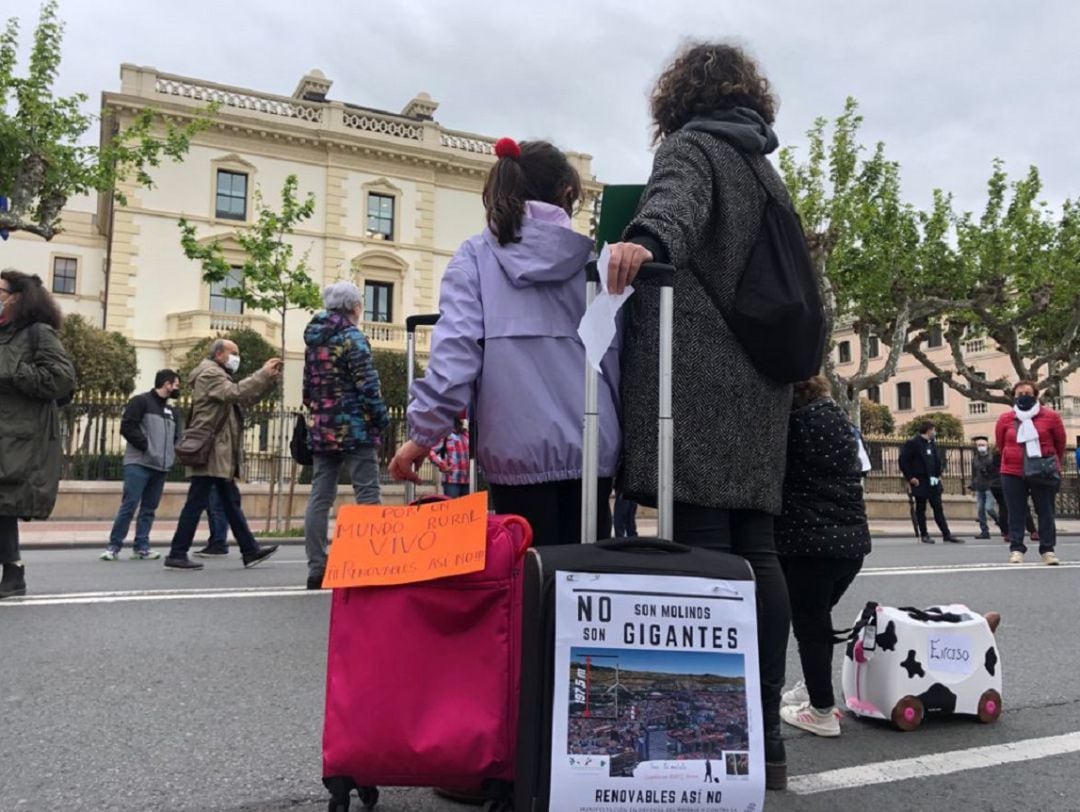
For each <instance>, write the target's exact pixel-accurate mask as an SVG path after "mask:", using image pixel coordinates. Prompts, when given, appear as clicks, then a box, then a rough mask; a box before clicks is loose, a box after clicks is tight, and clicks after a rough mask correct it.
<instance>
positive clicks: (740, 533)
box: [675, 502, 791, 737]
mask: <svg viewBox="0 0 1080 812" xmlns="http://www.w3.org/2000/svg"><path fill="white" fill-rule="evenodd" d="M675 540H676V541H679V542H681V543H682V544H689V545H691V546H693V547H706V548H708V549H711V550H718V551H720V552H724V553H734V554H735V555H738V556H742V557H743V558H745V559H746V560H747V561H748V562H749V563H750V566H751V567H752V568H753V570H754V577H755V578H756V579H757V604H758V605H757V610H758V611H757V614H758V660H759V663H760V667H761V704H762V711H763V718H764V721H765V734H766V737H768V735H769V733H770V731H772V732H773V734H774V735H778V733H779V729H780V693H781V691H782V690H783V688H784V668H785V665H786V660H787V644H788V629H789V626H790V622H791V610H790V607H789V605H788V591H787V583H786V581H785V580H784V573H783V571H782V570H781V569H780V559H779V557H778V556H777V554H776V542H775V540H774V538H773V517H772V516H771V515H770V514H768V513H762V512H760V511H757V510H724V509H722V508H710V507H700V506H698V505H688V504H685V503H682V502H676V503H675Z"/></svg>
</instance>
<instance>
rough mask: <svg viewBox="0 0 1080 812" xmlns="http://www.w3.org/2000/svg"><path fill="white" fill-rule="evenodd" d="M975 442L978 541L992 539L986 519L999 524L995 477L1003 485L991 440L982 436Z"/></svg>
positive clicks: (973, 483) (973, 484) (973, 469)
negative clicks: (992, 453) (996, 467)
mask: <svg viewBox="0 0 1080 812" xmlns="http://www.w3.org/2000/svg"><path fill="white" fill-rule="evenodd" d="M972 439H973V440H974V441H975V456H974V457H972V458H971V485H970V486H969V487H970V488H971V490H972V492H973V493H974V494H975V509H976V511H977V516H978V520H979V535H977V536H976V537H975V538H977V539H988V538H990V525H989V524H987V521H986V517H987V516H989V517H990V518H991V519H993V520H994V522H995V523H996V522H998V512H997V510H996V509H995V508H994V495H993V492H992V488H993V485H994V479H995V476H996V478H997V480H998V484H999V485H1000V484H1001V474H1000V472H997V471H995V470H994V459H993V457H991V456H990V440H989V438H988V437H986V435H982V434H980V435H979V436H978V437H974V438H972Z"/></svg>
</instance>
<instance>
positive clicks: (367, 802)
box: [356, 787, 379, 809]
mask: <svg viewBox="0 0 1080 812" xmlns="http://www.w3.org/2000/svg"><path fill="white" fill-rule="evenodd" d="M356 792H357V794H358V795H359V796H360V803H361V804H363V805H364V809H374V808H375V804H377V803H378V802H379V789H378V787H358V788H357V790H356Z"/></svg>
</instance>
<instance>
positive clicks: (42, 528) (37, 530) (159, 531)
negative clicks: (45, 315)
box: [19, 518, 1080, 550]
mask: <svg viewBox="0 0 1080 812" xmlns="http://www.w3.org/2000/svg"><path fill="white" fill-rule="evenodd" d="M637 526H638V533H640V534H641V535H643V536H649V535H655V534H656V520H655V519H651V518H650V519H640V520H639V521H638V523H637ZM263 527H265V522H264V521H259V522H256V523H255V524H254V525H253V526H252V530H254V531H255V532H256V533H257V532H259V531H260V530H261V529H262V528H263ZM292 527H293V529H294V530H295V531H296V532H295V535H294V536H290V537H288V538H274V539H266V540H265V541H266V542H267V543H270V544H303V541H304V539H303V521H302V520H300V519H294V520H293V524H292ZM951 527H952V530H953V532H955V533H956V534H957V535H959V536H962V537H964V538H966V539H971V538H972V537H974V536H975V534H976V533H978V532H979V526H978V524H977V523H976V522H975V521H973V520H971V521H964V520H959V521H953V522H952V523H951ZM111 529H112V522H73V521H48V522H21V523H20V524H19V539H20V542H21V544H22V546H23V548H24V549H28V550H51V549H66V548H72V547H89V548H94V547H102V548H104V547H105V545H106V544H107V543H108V540H109V531H110V530H111ZM1057 529H1058V535H1060V536H1075V535H1080V520H1077V519H1058V522H1057ZM175 530H176V522H175V521H174V520H162V521H160V522H155V523H154V529H153V530H152V531H151V532H150V543H151V544H154V545H156V546H159V547H160V546H163V545H167V544H168V543H169V542H170V541H171V540H172V535H173V532H174V531H175ZM930 530H931V533H932V535H934V536H935V537H937V536H939V535H940V534H939V533H938V532H937V528H936V527H934V525H933V521H932V520H931V521H930ZM132 531H134V527H133V528H132ZM330 533H331V536H332V535H333V523H331V525H330ZM870 533H871V534H872V535H873V536H874V537H875V538H913V537H914V533H913V531H912V527H911V522H910V521H887V520H876V521H872V522H870ZM994 537H995V538H997V534H996V533H995V534H994ZM207 538H209V530H208V529H207V526H206V523H205V522H203V523H202V524H200V525H199V532H198V533H196V534H195V546H200V547H201V546H202V543H203V542H205V541H206V539H207ZM229 543H230V544H233V543H235V542H232V541H230V542H229ZM130 545H131V533H129V535H128V539H127V541H126V542H125V546H130Z"/></svg>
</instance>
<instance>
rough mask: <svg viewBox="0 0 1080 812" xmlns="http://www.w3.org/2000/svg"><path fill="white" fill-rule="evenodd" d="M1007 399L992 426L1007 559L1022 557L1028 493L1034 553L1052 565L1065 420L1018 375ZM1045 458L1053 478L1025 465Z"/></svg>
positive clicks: (1013, 561)
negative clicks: (1035, 533)
mask: <svg viewBox="0 0 1080 812" xmlns="http://www.w3.org/2000/svg"><path fill="white" fill-rule="evenodd" d="M1013 404H1014V405H1013V408H1012V409H1011V410H1010V411H1007V412H1005V413H1004V414H1002V415H1001V417H999V418H998V421H997V425H996V426H995V428H994V438H995V440H996V442H997V446H998V448H1000V449H1001V487H1002V490H1003V491H1004V493H1005V504H1006V505H1007V506H1008V514H1009V563H1010V564H1022V563H1023V562H1024V554H1025V553H1026V552H1027V546H1026V545H1025V544H1024V514H1025V512H1026V508H1027V501H1028V498H1029V497H1030V498H1031V501H1033V502H1034V503H1035V513H1036V515H1037V516H1038V517H1039V537H1038V543H1039V554H1040V555H1041V556H1042V560H1043V563H1044V564H1048V565H1050V566H1055V565H1057V564H1059V563H1061V562H1060V561H1059V560H1058V557H1057V553H1056V552H1055V551H1054V547H1055V544H1056V541H1057V537H1056V530H1055V527H1054V520H1055V517H1054V501H1055V499H1056V497H1057V491H1058V488H1059V487H1060V485H1061V482H1060V472H1061V471H1062V470H1064V467H1065V424H1064V423H1063V422H1062V420H1061V415H1059V414H1058V413H1057V412H1055V411H1054V410H1053V409H1051V408H1049V407H1047V406H1043V405H1042V404H1040V403H1039V388H1038V386H1037V385H1036V384H1035V383H1033V382H1032V381H1020V382H1019V383H1018V384H1016V386H1014V387H1013ZM1046 459H1051V460H1053V461H1055V462H1054V464H1055V465H1056V468H1057V471H1058V476H1059V478H1058V481H1057V483H1053V482H1048V481H1046V480H1045V477H1037V476H1033V472H1032V471H1029V470H1025V468H1026V467H1029V466H1030V465H1031V462H1030V461H1034V460H1046ZM1025 462H1027V466H1026V465H1025ZM1033 540H1034V539H1033Z"/></svg>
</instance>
